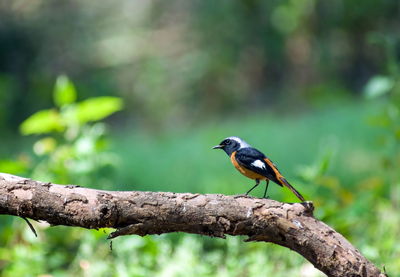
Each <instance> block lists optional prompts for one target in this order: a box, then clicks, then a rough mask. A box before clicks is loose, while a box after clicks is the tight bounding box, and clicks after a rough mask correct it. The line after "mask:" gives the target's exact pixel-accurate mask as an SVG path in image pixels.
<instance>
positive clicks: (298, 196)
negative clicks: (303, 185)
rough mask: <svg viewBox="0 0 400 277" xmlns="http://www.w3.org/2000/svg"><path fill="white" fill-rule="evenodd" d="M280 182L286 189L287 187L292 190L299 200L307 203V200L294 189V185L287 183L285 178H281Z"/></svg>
mask: <svg viewBox="0 0 400 277" xmlns="http://www.w3.org/2000/svg"><path fill="white" fill-rule="evenodd" d="M279 181H280V182H281V184H282V185H284V186H285V187H287V188H288V189H290V190H291V191H292V192H293V193H294V194H295V195H296V196H297V198H299V199H300V200H301V201H303V202H304V201H306V200H305V199H304V197H303V196H302V195H301V194H300V193H299V192H298V191H297V190H296V189H295V188H294V187H292V185H291V184H289V182H288V181H286V179H285V178H283V177H279Z"/></svg>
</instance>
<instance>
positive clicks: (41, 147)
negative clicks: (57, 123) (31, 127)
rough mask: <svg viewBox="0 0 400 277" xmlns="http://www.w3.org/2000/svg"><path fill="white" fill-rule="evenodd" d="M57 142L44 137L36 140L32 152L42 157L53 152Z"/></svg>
mask: <svg viewBox="0 0 400 277" xmlns="http://www.w3.org/2000/svg"><path fill="white" fill-rule="evenodd" d="M56 146H57V142H56V140H55V139H54V138H52V137H45V138H42V139H40V140H38V141H37V142H36V143H35V144H34V145H33V151H34V152H35V154H37V155H39V156H40V155H44V154H48V153H51V152H53V151H54V150H55V149H56Z"/></svg>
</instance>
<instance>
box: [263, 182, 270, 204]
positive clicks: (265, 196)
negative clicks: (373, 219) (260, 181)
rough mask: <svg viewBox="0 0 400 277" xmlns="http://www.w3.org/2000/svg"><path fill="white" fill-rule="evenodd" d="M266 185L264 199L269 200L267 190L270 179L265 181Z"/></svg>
mask: <svg viewBox="0 0 400 277" xmlns="http://www.w3.org/2000/svg"><path fill="white" fill-rule="evenodd" d="M265 182H266V185H265V191H264V197H263V198H267V199H268V198H269V196H267V190H268V185H269V179H267V180H265Z"/></svg>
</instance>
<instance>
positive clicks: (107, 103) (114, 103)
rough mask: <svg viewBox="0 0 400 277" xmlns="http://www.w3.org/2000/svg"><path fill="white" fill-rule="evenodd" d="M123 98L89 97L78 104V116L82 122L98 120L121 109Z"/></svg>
mask: <svg viewBox="0 0 400 277" xmlns="http://www.w3.org/2000/svg"><path fill="white" fill-rule="evenodd" d="M122 107H123V105H122V100H121V99H120V98H117V97H110V96H108V97H96V98H91V99H87V100H85V101H82V102H80V103H78V104H77V106H76V111H75V112H76V118H77V119H78V121H79V122H80V124H84V123H86V122H90V121H98V120H102V119H103V118H105V117H107V116H109V115H111V114H113V113H115V112H117V111H120V110H121V109H122Z"/></svg>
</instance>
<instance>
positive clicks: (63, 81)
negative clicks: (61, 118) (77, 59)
mask: <svg viewBox="0 0 400 277" xmlns="http://www.w3.org/2000/svg"><path fill="white" fill-rule="evenodd" d="M53 97H54V103H55V104H56V105H57V106H58V107H62V106H64V105H67V104H71V103H73V102H75V101H76V90H75V86H74V84H73V83H72V82H71V81H70V80H69V79H68V77H67V76H65V75H61V76H59V77H58V78H57V80H56V84H55V87H54V94H53Z"/></svg>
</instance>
